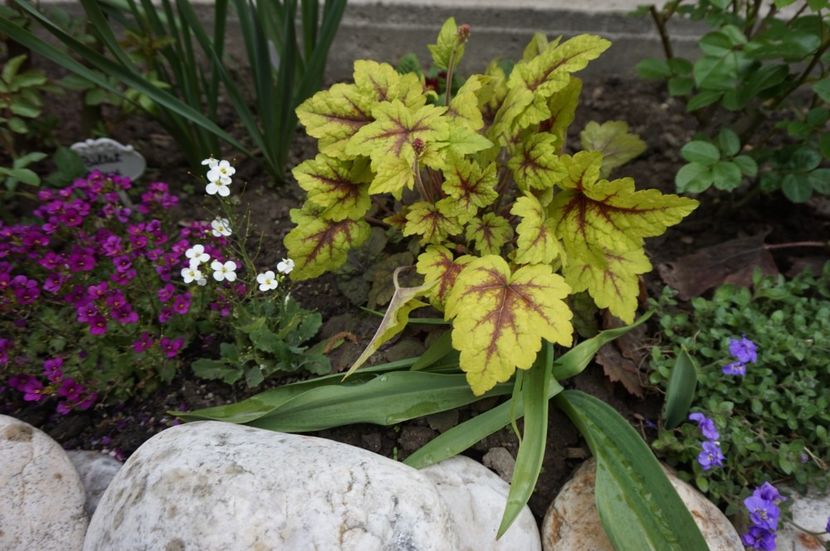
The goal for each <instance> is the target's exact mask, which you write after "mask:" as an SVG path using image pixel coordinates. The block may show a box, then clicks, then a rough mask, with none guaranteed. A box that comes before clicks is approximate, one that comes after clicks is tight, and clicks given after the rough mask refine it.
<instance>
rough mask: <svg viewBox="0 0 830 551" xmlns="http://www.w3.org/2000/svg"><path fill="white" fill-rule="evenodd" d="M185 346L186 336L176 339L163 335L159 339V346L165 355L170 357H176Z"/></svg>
mask: <svg viewBox="0 0 830 551" xmlns="http://www.w3.org/2000/svg"><path fill="white" fill-rule="evenodd" d="M183 346H184V338H182V337H178V338H175V339H169V338H167V337H162V338H161V339H159V347H160V348H161V350H162V352H164V355H165V356H167V357H168V358H175V357H176V355H177V354H178V353H179V350H181V349H182V347H183Z"/></svg>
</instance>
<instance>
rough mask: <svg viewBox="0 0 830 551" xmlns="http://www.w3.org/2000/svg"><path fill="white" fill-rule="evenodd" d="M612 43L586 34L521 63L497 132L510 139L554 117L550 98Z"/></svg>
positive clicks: (499, 116) (512, 77)
mask: <svg viewBox="0 0 830 551" xmlns="http://www.w3.org/2000/svg"><path fill="white" fill-rule="evenodd" d="M610 45H611V43H610V42H609V41H607V40H605V39H604V38H600V37H598V36H593V35H588V34H584V35H579V36H575V37H574V38H571V39H570V40H567V41H566V42H563V43H562V44H555V43H554V44H550V45H548V47H547V49H545V51H543V52H542V53H540V54H539V55H537V56H536V57H534V58H533V59H530V60H528V61H520V62H519V63H517V64H516V66H515V67H513V71H512V72H511V73H510V77H509V78H508V81H507V87H508V93H507V97H506V98H505V99H504V102H503V104H502V106H501V108H500V109H499V112H498V114H497V115H496V120H495V121H494V124H493V133H494V135H495V136H496V137H498V138H509V137H511V136H513V135H515V134H516V133H517V132H518V131H520V130H521V129H523V128H527V127H529V126H531V125H533V124H536V123H538V122H541V121H543V120H545V119H547V118H548V117H550V109H549V108H548V105H547V101H548V99H550V97H551V96H552V95H553V94H555V93H556V92H558V91H560V90H562V89H563V88H565V87H566V86H567V85H568V82H569V80H570V75H571V73H574V72H576V71H580V70H582V69H584V68H585V66H586V65H587V64H588V62H590V61H592V60H594V59H596V58H597V57H599V55H600V54H601V53H602V52H604V51H605V50H606V49H608V47H609V46H610Z"/></svg>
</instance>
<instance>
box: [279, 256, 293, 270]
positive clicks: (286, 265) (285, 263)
mask: <svg viewBox="0 0 830 551" xmlns="http://www.w3.org/2000/svg"><path fill="white" fill-rule="evenodd" d="M293 269H294V261H293V260H291V259H290V258H283V259H282V260H280V261H279V262H277V271H278V272H279V273H281V274H290V273H291V270H293Z"/></svg>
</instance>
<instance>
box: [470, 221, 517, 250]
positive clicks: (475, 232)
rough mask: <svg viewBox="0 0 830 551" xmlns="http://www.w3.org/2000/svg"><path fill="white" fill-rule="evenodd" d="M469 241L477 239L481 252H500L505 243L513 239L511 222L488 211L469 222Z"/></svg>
mask: <svg viewBox="0 0 830 551" xmlns="http://www.w3.org/2000/svg"><path fill="white" fill-rule="evenodd" d="M466 237H467V241H475V248H476V251H477V252H478V253H479V254H482V255H488V254H499V253H500V252H501V248H502V247H504V245H505V243H507V242H508V241H510V240H511V239H513V228H512V227H511V226H510V222H509V221H508V220H507V219H506V218H504V217H502V216H499V215H498V214H496V213H493V212H487V213H485V214H483V215H482V216H481V218H474V219H472V220H471V221H470V222H469V223H468V224H467V233H466Z"/></svg>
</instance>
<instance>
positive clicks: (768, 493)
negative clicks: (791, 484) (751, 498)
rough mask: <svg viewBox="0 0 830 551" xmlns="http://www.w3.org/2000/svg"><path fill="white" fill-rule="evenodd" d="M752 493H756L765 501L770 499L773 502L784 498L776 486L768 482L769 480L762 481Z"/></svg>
mask: <svg viewBox="0 0 830 551" xmlns="http://www.w3.org/2000/svg"><path fill="white" fill-rule="evenodd" d="M753 494H754V495H758V497H760V498H761V499H763V500H765V501H770V502H773V503H776V504H777V503H779V502H781V501H783V500H784V496H782V495H781V493H780V492H779V491H778V488H776V487H775V486H773V485H772V484H770V483H769V482H764V483H763V484H761V485H760V486H759V487H758V488H756V489H755V492H754V493H753Z"/></svg>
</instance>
